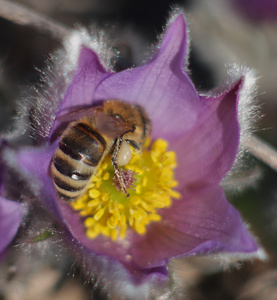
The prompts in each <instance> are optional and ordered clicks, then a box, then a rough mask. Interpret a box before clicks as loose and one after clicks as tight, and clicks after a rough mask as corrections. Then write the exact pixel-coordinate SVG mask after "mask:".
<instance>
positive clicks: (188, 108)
mask: <svg viewBox="0 0 277 300" xmlns="http://www.w3.org/2000/svg"><path fill="white" fill-rule="evenodd" d="M186 51H187V35H186V26H185V21H184V18H183V16H182V15H180V16H178V17H177V18H176V20H175V21H174V22H173V23H172V24H171V26H170V27H169V28H168V30H167V31H166V34H165V36H164V38H163V40H162V42H161V47H160V49H159V51H158V53H157V55H156V56H155V58H154V59H153V60H152V61H151V62H149V63H148V64H147V65H145V66H142V67H139V68H135V69H130V70H126V71H123V72H120V73H117V74H112V73H107V72H106V71H105V70H104V69H103V67H102V66H101V65H100V63H99V61H98V59H97V57H96V55H95V53H94V52H92V51H91V50H89V49H86V48H84V49H83V50H82V52H81V53H80V59H79V66H78V70H77V71H76V73H75V75H74V78H73V81H72V83H71V85H70V87H69V88H68V90H67V93H66V96H65V98H64V100H63V103H62V105H61V107H60V110H59V115H61V114H63V113H65V112H66V111H67V110H68V109H69V108H71V109H74V108H78V106H83V107H85V106H91V105H94V104H95V103H97V102H98V101H103V100H106V99H121V100H125V101H128V102H131V103H138V104H140V105H142V106H143V107H144V108H145V109H146V111H147V112H148V113H149V115H150V118H151V121H152V123H153V138H158V137H164V138H166V139H168V140H172V139H173V138H174V137H177V136H180V135H181V134H183V133H184V132H185V131H186V130H188V129H189V128H191V127H192V126H193V125H194V123H195V121H196V119H197V116H198V113H199V109H200V108H199V107H200V101H199V97H198V94H197V93H196V91H195V88H194V86H193V84H192V83H191V81H190V79H189V78H188V76H187V74H186V73H185V72H184V71H183V65H184V61H185V57H186Z"/></svg>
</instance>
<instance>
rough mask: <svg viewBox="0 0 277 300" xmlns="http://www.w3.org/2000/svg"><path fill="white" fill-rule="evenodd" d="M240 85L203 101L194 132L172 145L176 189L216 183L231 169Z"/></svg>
mask: <svg viewBox="0 0 277 300" xmlns="http://www.w3.org/2000/svg"><path fill="white" fill-rule="evenodd" d="M240 84H241V82H238V83H237V84H236V85H235V86H234V87H233V88H232V89H231V90H230V91H229V92H225V93H224V94H223V95H221V96H220V97H217V98H204V97H202V98H201V102H202V113H201V115H200V116H199V118H198V121H197V123H196V124H195V126H194V128H193V129H192V130H191V131H190V132H189V133H188V134H187V135H185V136H184V137H182V138H181V139H180V140H179V141H177V142H176V143H174V144H172V146H171V149H172V150H173V151H175V152H176V154H177V162H178V168H177V171H176V179H177V180H178V182H179V184H180V186H179V189H182V188H183V187H184V186H187V185H191V186H201V185H205V184H208V183H215V184H216V183H219V182H220V181H221V179H222V178H223V177H224V176H225V175H226V173H227V172H228V171H229V170H230V168H231V166H232V165H233V163H234V160H235V157H236V155H237V151H238V145H239V124H238V120H237V100H238V99H237V98H238V96H237V94H238V90H239V89H240V88H241V86H240Z"/></svg>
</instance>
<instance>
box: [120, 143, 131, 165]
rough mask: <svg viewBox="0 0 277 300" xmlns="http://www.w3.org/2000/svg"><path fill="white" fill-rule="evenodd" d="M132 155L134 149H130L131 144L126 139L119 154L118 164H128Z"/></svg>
mask: <svg viewBox="0 0 277 300" xmlns="http://www.w3.org/2000/svg"><path fill="white" fill-rule="evenodd" d="M131 157H132V151H131V149H130V146H129V144H128V143H127V142H126V141H123V142H122V144H121V147H120V149H119V153H118V156H117V165H118V166H125V165H127V164H128V162H129V161H130V159H131Z"/></svg>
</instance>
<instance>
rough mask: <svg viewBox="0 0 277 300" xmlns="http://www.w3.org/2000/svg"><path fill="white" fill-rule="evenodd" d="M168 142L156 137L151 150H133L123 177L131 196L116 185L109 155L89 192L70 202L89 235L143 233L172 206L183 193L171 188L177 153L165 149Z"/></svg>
mask: <svg viewBox="0 0 277 300" xmlns="http://www.w3.org/2000/svg"><path fill="white" fill-rule="evenodd" d="M167 147H168V143H167V142H166V141H165V140H162V139H158V140H156V141H155V142H154V143H153V144H152V146H151V148H150V149H147V148H146V147H145V148H144V149H143V151H142V152H141V153H137V152H135V151H132V158H131V160H130V162H129V163H128V164H127V165H125V166H124V169H123V176H124V180H125V181H126V186H128V188H129V190H128V192H129V193H130V196H129V197H128V198H126V195H125V194H124V193H123V192H122V191H121V190H120V189H118V188H117V182H116V181H115V180H114V179H113V178H114V169H113V167H112V164H111V158H110V156H107V157H106V158H105V159H104V160H103V162H102V163H101V165H100V166H99V167H98V169H97V172H96V174H95V175H94V176H93V177H92V181H91V184H90V185H89V188H88V190H87V191H86V193H85V194H84V195H83V196H82V197H80V198H78V199H77V200H75V201H73V202H71V206H72V208H73V209H74V210H76V211H79V214H80V215H81V216H82V217H84V225H85V228H86V235H87V237H88V238H89V239H94V238H96V237H98V236H99V235H104V236H106V237H110V238H111V239H112V240H116V239H117V238H118V237H121V238H125V236H126V232H127V230H128V229H132V230H134V231H136V232H137V233H138V234H140V235H142V234H145V233H146V227H147V225H148V224H150V223H151V222H158V221H160V220H161V219H162V218H161V216H160V215H159V210H160V209H162V208H165V207H169V206H170V205H171V202H172V198H175V199H179V198H180V194H179V193H178V192H177V191H175V190H173V189H172V188H174V187H176V186H177V184H178V183H177V181H176V180H174V171H173V169H174V168H175V167H176V155H175V153H174V152H173V151H166V150H167Z"/></svg>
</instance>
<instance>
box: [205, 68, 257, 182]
mask: <svg viewBox="0 0 277 300" xmlns="http://www.w3.org/2000/svg"><path fill="white" fill-rule="evenodd" d="M226 67H227V75H226V78H225V79H224V80H223V82H222V83H221V84H220V85H219V86H218V87H216V88H215V89H213V90H211V91H210V92H207V93H205V94H202V96H205V97H219V96H220V95H222V94H224V93H226V91H228V90H231V89H232V87H233V86H234V85H235V84H236V83H237V82H238V81H239V80H242V83H241V85H240V87H239V90H238V106H237V108H238V122H239V126H240V143H239V151H238V154H237V157H236V160H235V163H234V165H233V167H232V169H231V170H230V171H229V173H228V175H231V174H233V173H234V172H236V171H237V170H240V167H241V163H242V159H243V157H244V155H245V152H246V148H245V146H244V144H245V141H246V140H247V139H248V138H249V137H250V135H251V133H252V132H253V131H254V130H255V127H256V124H257V122H258V121H259V119H260V118H261V115H260V114H259V111H260V109H259V108H260V105H259V103H258V98H257V95H258V94H257V92H258V87H257V79H258V77H257V74H256V72H255V71H254V70H253V69H250V68H248V67H246V66H239V65H237V64H230V65H227V66H226ZM228 175H227V177H228ZM224 180H225V179H224Z"/></svg>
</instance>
